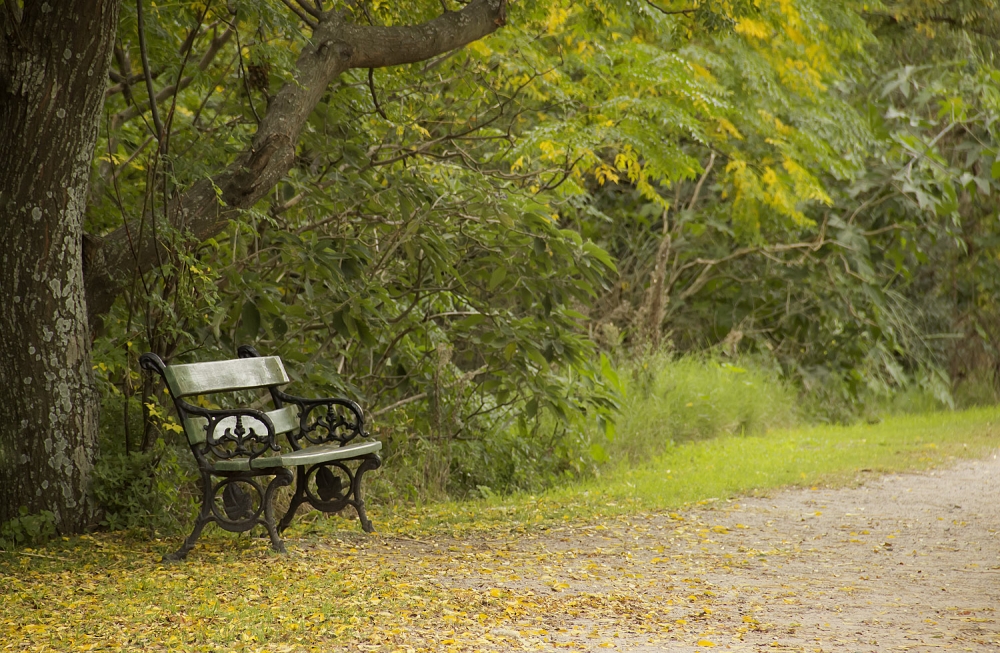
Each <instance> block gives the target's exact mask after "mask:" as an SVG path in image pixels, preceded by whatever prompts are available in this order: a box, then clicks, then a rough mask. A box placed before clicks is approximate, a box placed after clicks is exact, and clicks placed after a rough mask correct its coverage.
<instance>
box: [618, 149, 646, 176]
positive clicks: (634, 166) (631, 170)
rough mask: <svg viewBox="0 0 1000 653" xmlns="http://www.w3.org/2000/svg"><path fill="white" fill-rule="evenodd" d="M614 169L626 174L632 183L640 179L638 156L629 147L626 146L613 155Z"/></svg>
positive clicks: (640, 169) (640, 167) (640, 168)
mask: <svg viewBox="0 0 1000 653" xmlns="http://www.w3.org/2000/svg"><path fill="white" fill-rule="evenodd" d="M615 168H617V169H618V170H620V171H622V172H624V173H626V175H628V178H629V181H631V182H632V183H636V182H638V181H639V180H640V179H641V178H642V165H640V164H639V159H638V156H637V155H636V152H635V151H634V150H633V149H632V148H631V146H628V145H626V146H625V149H623V150H622V151H621V152H619V153H618V154H617V155H615Z"/></svg>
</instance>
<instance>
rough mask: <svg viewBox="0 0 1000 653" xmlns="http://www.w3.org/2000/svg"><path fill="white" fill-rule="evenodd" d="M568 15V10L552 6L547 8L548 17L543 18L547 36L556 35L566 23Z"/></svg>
mask: <svg viewBox="0 0 1000 653" xmlns="http://www.w3.org/2000/svg"><path fill="white" fill-rule="evenodd" d="M569 15H570V13H569V10H568V9H564V8H563V7H560V6H558V5H556V4H553V5H552V6H551V7H550V8H549V15H548V16H546V18H545V30H546V31H547V32H548V33H549V34H554V33H556V32H557V31H558V30H559V28H561V27H562V26H563V25H564V24H565V23H566V20H567V19H568V18H569Z"/></svg>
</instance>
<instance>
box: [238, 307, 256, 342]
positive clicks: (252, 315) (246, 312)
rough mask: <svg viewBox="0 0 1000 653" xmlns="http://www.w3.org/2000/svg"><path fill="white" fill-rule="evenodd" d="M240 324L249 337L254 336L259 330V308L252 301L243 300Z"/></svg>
mask: <svg viewBox="0 0 1000 653" xmlns="http://www.w3.org/2000/svg"><path fill="white" fill-rule="evenodd" d="M240 326H241V327H242V329H243V331H245V332H246V334H247V335H248V336H250V337H251V338H256V337H257V333H258V332H259V331H260V310H258V309H257V305H256V304H255V303H253V302H252V301H246V302H243V309H242V310H241V311H240Z"/></svg>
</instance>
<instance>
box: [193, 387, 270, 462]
mask: <svg viewBox="0 0 1000 653" xmlns="http://www.w3.org/2000/svg"><path fill="white" fill-rule="evenodd" d="M177 404H178V407H179V408H182V409H183V411H184V413H185V415H184V421H185V422H188V423H190V422H191V421H192V420H198V421H202V420H204V422H205V423H204V425H203V426H202V428H203V429H204V431H205V449H204V452H205V453H209V452H211V453H212V454H214V455H215V457H216V458H220V459H223V460H228V459H230V458H237V457H246V458H247V459H253V458H257V457H258V456H261V455H263V454H265V453H267V452H268V451H281V447H280V446H279V445H278V438H277V434H276V433H275V429H274V423H273V422H272V421H271V418H270V417H268V416H267V414H266V413H264V412H263V411H260V410H255V409H253V408H203V407H201V406H195V405H193V404H189V403H188V402H186V401H178V402H177ZM248 418H249V419H252V420H254V421H256V422H258V423H260V424H263V425H264V428H265V429H266V433H258V432H257V431H258V427H257V425H256V424H253V423H252V422H251V423H250V424H247V423H246V422H247V421H248ZM185 426H187V424H185ZM218 431H221V433H219V432H218Z"/></svg>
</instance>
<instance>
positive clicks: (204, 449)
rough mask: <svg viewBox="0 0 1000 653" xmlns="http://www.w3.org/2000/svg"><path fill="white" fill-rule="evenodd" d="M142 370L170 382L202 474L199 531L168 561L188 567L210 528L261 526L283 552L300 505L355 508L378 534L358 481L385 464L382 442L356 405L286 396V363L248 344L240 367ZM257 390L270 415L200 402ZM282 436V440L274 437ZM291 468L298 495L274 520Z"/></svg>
mask: <svg viewBox="0 0 1000 653" xmlns="http://www.w3.org/2000/svg"><path fill="white" fill-rule="evenodd" d="M139 365H140V366H141V367H142V368H143V369H144V370H148V371H150V372H155V373H157V374H159V375H160V376H161V377H162V378H163V380H164V382H165V383H166V386H167V389H168V390H169V391H170V395H171V397H172V398H173V400H174V406H175V407H176V408H177V414H178V416H179V417H180V420H181V423H182V425H183V426H184V432H185V434H186V435H187V439H188V444H190V445H191V451H192V452H193V453H194V457H195V458H196V459H197V461H198V469H199V470H200V471H201V484H202V502H201V511H200V512H199V514H198V520H197V522H196V523H195V526H194V530H193V531H192V532H191V535H190V536H188V538H187V539H186V540H184V544H183V545H182V546H181V548H180V549H178V550H177V551H176V552H174V553H171V554H168V555H166V556H164V558H163V559H164V561H171V560H182V559H183V558H184V557H185V556H186V555H187V554H188V552H189V551H190V550H191V549H192V548H193V547H194V544H195V542H196V541H197V540H198V536H199V535H201V531H202V529H203V528H205V525H206V524H209V523H211V522H215V523H216V524H218V525H219V526H220V527H222V528H224V529H226V530H227V531H231V532H234V533H241V532H244V531H248V530H250V529H251V528H253V527H254V526H256V525H258V524H260V525H262V526H264V527H265V528H266V529H267V533H268V535H269V536H270V538H271V545H272V546H273V547H274V549H275V550H277V551H279V552H284V550H285V545H284V543H283V542H282V541H281V537H280V533H281V532H282V531H283V530H285V528H287V527H288V525H289V524H290V523H291V521H292V519H293V518H294V517H295V511H296V510H298V508H299V506H301V505H302V504H303V503H308V504H310V505H311V506H313V507H314V508H316V509H318V510H321V511H323V512H336V511H339V510H341V509H343V508H345V507H347V506H353V507H354V509H355V510H356V511H357V513H358V517H359V519H360V520H361V527H362V528H363V529H364V530H365V531H366V532H369V533H370V532H372V531H373V530H374V529H373V528H372V523H371V521H370V520H369V519H368V516H367V514H366V513H365V502H364V499H363V497H362V494H361V478H362V476H363V475H364V474H365V472H367V471H370V470H373V469H377V468H378V467H379V466H381V464H382V459H381V458H379V455H378V451H379V450H380V449H381V448H382V443H381V442H378V441H375V440H367V439H364V438H367V437H368V433H366V432H365V422H364V415H363V414H362V412H361V408H360V407H359V406H358V405H357V404H356V403H354V402H353V401H351V400H350V399H340V398H326V399H306V398H303V397H296V396H293V395H290V394H286V393H284V392H282V391H281V388H280V386H282V385H284V384H286V383H288V375H287V374H285V368H284V365H282V363H281V359H280V358H278V357H277V356H260V355H259V354H258V353H257V352H256V350H254V349H253V348H252V347H247V346H243V347H240V348H239V358H238V359H235V360H226V361H216V362H208V363H193V364H183V365H166V364H164V362H163V361H162V360H161V359H160V357H159V356H157V355H156V354H143V355H142V356H140V357H139ZM261 388H267V389H268V390H269V391H270V395H271V401H272V402H273V404H274V408H273V409H271V410H268V411H262V410H257V409H254V408H249V407H246V408H221V409H211V408H205V407H204V406H203V405H199V404H198V403H197V399H195V398H196V397H207V396H209V395H213V394H216V393H231V392H236V391H241V390H255V389H256V390H259V389H261ZM191 401H195V402H196V403H191ZM202 403H208V402H202ZM282 435H283V436H284V438H282V439H284V440H285V442H284V443H282V442H281V441H280V440H279V437H278V436H282ZM293 469H294V470H295V474H294V481H295V493H294V495H293V496H292V500H291V503H290V505H289V506H288V510H287V511H286V512H285V514H284V515H283V516H282V518H281V520H280V521H279V522H277V523H276V522H275V519H274V508H273V501H274V495H275V492H276V491H277V490H278V488H280V487H283V486H287V485H291V484H292V481H293V474H292V470H293ZM267 479H270V480H267ZM263 481H266V485H264V484H263Z"/></svg>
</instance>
